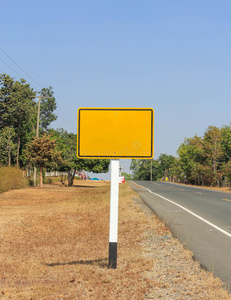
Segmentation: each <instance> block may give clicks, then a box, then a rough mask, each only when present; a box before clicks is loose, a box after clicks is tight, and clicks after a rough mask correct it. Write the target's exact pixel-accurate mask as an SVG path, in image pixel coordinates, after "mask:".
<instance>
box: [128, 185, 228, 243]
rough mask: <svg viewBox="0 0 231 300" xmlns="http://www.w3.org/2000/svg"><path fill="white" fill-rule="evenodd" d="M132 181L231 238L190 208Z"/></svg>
mask: <svg viewBox="0 0 231 300" xmlns="http://www.w3.org/2000/svg"><path fill="white" fill-rule="evenodd" d="M132 183H133V184H135V185H137V186H139V187H141V188H143V189H145V190H147V191H148V192H149V193H151V194H153V195H156V196H158V197H160V198H162V199H164V200H166V201H168V202H170V203H172V204H175V205H176V206H178V207H180V208H182V209H183V210H185V211H187V212H188V213H190V214H191V215H193V216H194V217H196V218H198V219H199V220H201V221H203V222H205V223H206V224H208V225H210V226H212V227H213V228H215V229H217V230H218V231H220V232H222V233H224V234H225V235H227V236H228V237H230V238H231V233H229V232H227V231H225V230H223V229H222V228H220V227H218V226H217V225H215V224H213V223H211V222H209V221H207V220H206V219H204V218H202V217H200V216H198V215H197V214H195V213H194V212H192V211H191V210H189V209H187V208H185V207H184V206H182V205H180V204H177V203H175V202H173V201H172V200H170V199H168V198H165V197H163V196H161V195H159V194H156V193H153V192H152V191H151V190H149V189H148V188H146V187H143V186H142V185H139V184H137V183H135V182H133V181H132Z"/></svg>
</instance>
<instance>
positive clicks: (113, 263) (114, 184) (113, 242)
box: [109, 159, 119, 269]
mask: <svg viewBox="0 0 231 300" xmlns="http://www.w3.org/2000/svg"><path fill="white" fill-rule="evenodd" d="M118 208H119V160H118V159H112V160H111V194H110V229H109V268H112V269H116V267H117V236H118Z"/></svg>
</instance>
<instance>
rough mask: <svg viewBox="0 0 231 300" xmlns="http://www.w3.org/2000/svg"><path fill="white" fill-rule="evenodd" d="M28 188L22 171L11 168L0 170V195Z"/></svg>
mask: <svg viewBox="0 0 231 300" xmlns="http://www.w3.org/2000/svg"><path fill="white" fill-rule="evenodd" d="M26 186H28V181H27V179H26V178H25V177H24V176H23V171H22V170H20V169H17V168H13V167H10V168H9V167H2V168H0V193H3V192H6V191H9V190H13V189H21V188H25V187H26Z"/></svg>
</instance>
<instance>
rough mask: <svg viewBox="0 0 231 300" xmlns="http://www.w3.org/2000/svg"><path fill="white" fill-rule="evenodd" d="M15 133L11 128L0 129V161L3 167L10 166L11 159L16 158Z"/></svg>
mask: <svg viewBox="0 0 231 300" xmlns="http://www.w3.org/2000/svg"><path fill="white" fill-rule="evenodd" d="M16 148H17V145H16V144H15V131H14V128H13V127H8V126H6V127H4V128H1V129H0V161H1V162H2V163H3V165H8V167H10V166H11V161H12V159H15V158H16Z"/></svg>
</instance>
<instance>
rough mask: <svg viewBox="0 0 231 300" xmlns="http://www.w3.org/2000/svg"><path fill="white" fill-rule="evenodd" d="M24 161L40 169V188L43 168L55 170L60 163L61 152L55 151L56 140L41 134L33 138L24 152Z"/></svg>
mask: <svg viewBox="0 0 231 300" xmlns="http://www.w3.org/2000/svg"><path fill="white" fill-rule="evenodd" d="M24 156H25V160H26V161H27V163H31V164H32V165H33V166H36V167H39V169H40V187H42V185H43V179H42V173H43V168H52V169H54V168H57V166H58V165H59V164H61V163H62V157H61V152H60V151H57V144H56V139H52V135H47V134H43V136H42V137H40V138H33V139H32V140H31V141H30V143H28V144H27V146H26V150H25V151H24Z"/></svg>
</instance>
